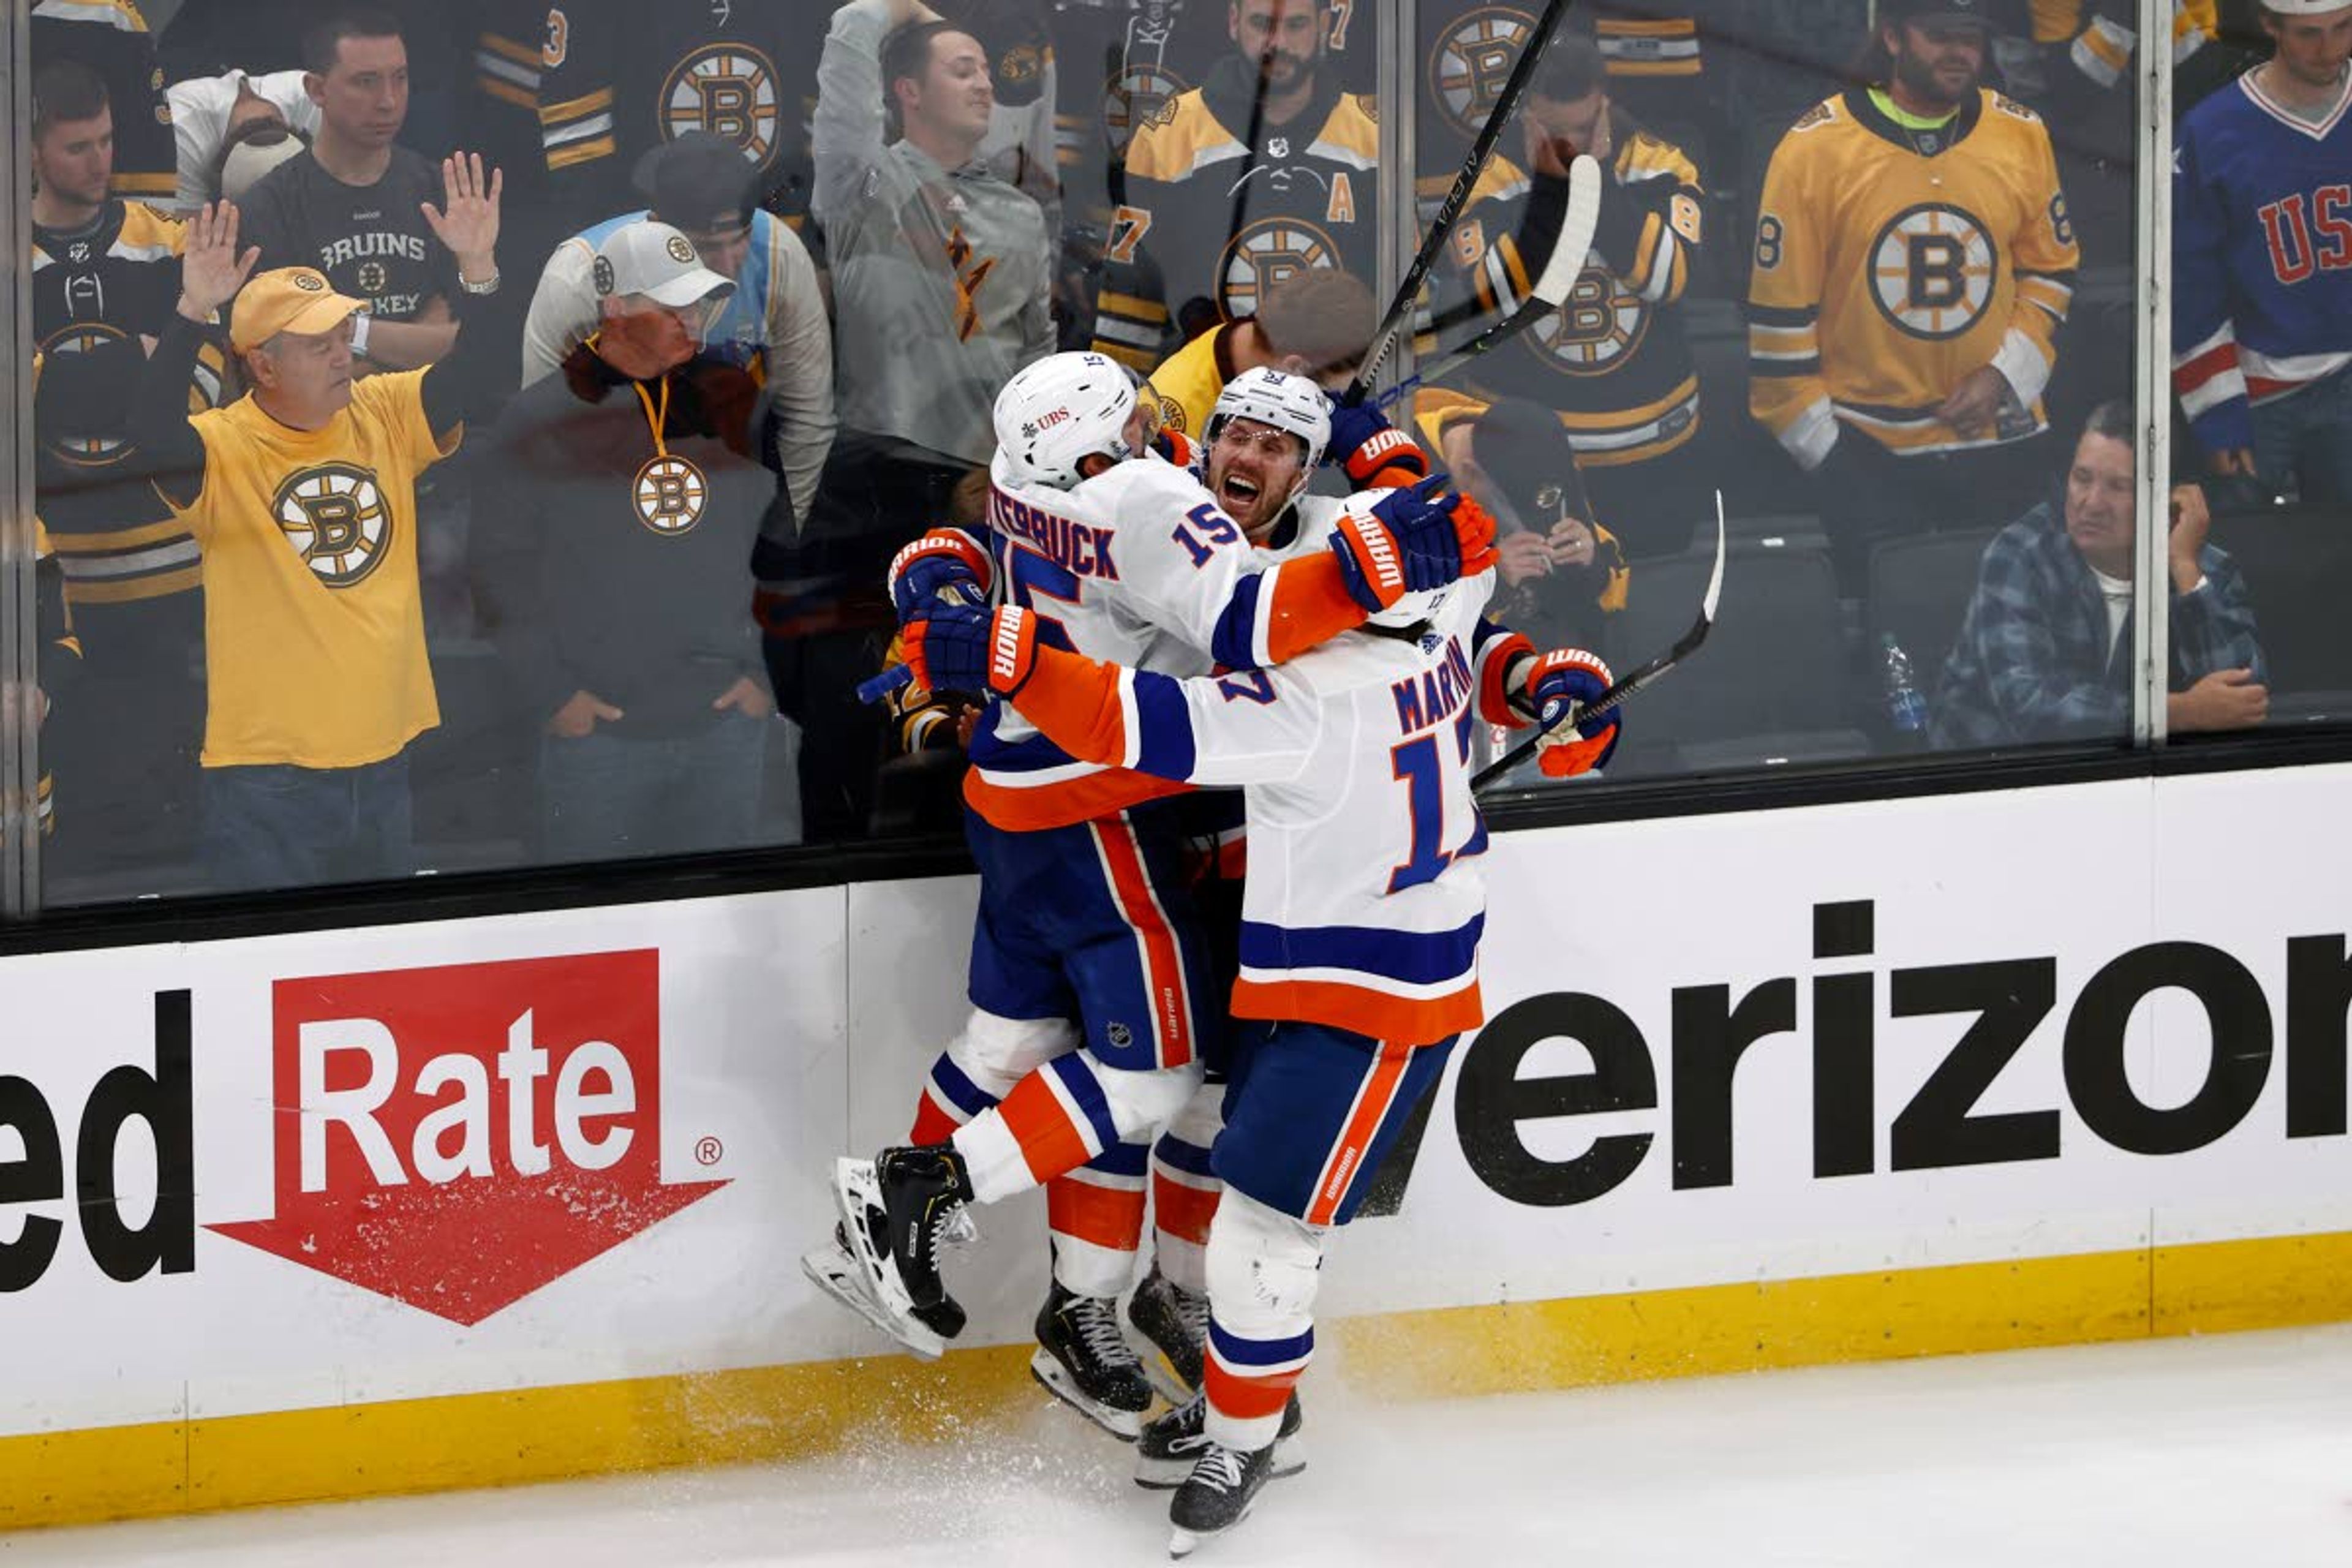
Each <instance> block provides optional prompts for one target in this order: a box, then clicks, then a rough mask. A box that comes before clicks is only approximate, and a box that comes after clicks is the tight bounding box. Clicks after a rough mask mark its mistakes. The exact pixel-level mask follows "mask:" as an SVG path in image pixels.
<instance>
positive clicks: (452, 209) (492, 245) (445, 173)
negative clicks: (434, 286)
mask: <svg viewBox="0 0 2352 1568" xmlns="http://www.w3.org/2000/svg"><path fill="white" fill-rule="evenodd" d="M505 189H506V177H505V175H504V174H501V173H500V172H499V171H498V170H496V169H492V170H491V171H490V172H489V174H488V177H487V178H486V177H485V176H484V175H483V173H482V155H481V154H480V153H454V154H452V155H451V156H449V157H446V158H444V159H442V160H441V191H442V203H443V205H441V207H440V208H438V209H436V208H435V206H434V205H433V204H432V203H431V202H419V203H418V204H417V207H418V210H420V211H421V212H423V213H424V215H425V222H426V223H428V224H430V225H432V226H433V232H434V234H435V235H436V236H438V237H439V238H440V241H441V243H442V244H443V245H446V246H447V247H449V252H450V254H451V255H453V256H455V257H456V258H457V272H458V275H459V276H460V277H462V278H464V279H466V280H467V282H469V283H482V282H487V281H488V279H490V278H491V277H492V276H493V275H494V274H495V273H496V272H497V271H498V269H499V262H498V255H497V251H498V244H499V193H501V192H502V191H504V190H505Z"/></svg>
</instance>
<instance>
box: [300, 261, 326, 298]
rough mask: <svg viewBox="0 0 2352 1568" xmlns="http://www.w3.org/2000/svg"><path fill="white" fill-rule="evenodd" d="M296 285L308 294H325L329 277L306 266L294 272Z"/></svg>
mask: <svg viewBox="0 0 2352 1568" xmlns="http://www.w3.org/2000/svg"><path fill="white" fill-rule="evenodd" d="M294 287H296V288H297V289H301V290H302V291H303V292H305V293H308V294H323V293H325V292H326V291H327V279H325V278H324V277H323V276H322V275H320V274H319V273H316V272H313V271H311V270H310V268H307V267H305V268H301V269H299V271H297V272H296V273H295V274H294Z"/></svg>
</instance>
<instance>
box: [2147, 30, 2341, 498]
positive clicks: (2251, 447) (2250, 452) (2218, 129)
mask: <svg viewBox="0 0 2352 1568" xmlns="http://www.w3.org/2000/svg"><path fill="white" fill-rule="evenodd" d="M2263 28H2264V29H2265V30H2267V31H2268V32H2269V33H2270V35H2271V37H2272V38H2273V40H2274V41H2275V43H2276V45H2277V53H2276V54H2275V55H2274V56H2273V58H2271V59H2270V60H2268V61H2267V62H2265V63H2264V64H2263V65H2261V66H2259V67H2257V68H2255V69H2253V70H2252V71H2250V72H2248V73H2247V74H2246V75H2244V76H2242V77H2241V78H2239V79H2238V80H2237V81H2236V82H2235V83H2234V84H2232V85H2231V86H2230V87H2228V88H2226V89H2223V90H2221V91H2220V92H2217V93H2215V94H2214V95H2213V96H2212V97H2211V98H2209V99H2207V100H2205V101H2204V102H2203V103H2200V104H2199V105H2198V106H2197V108H2196V109H2195V110H2192V111H2191V112H2190V113H2189V115H2188V117H2187V118H2186V119H2184V120H2183V121H2181V124H2180V134H2179V148H2178V153H2177V155H2176V156H2175V157H2174V159H2173V164H2172V168H2173V175H2172V189H2173V214H2174V220H2173V229H2172V265H2173V289H2172V342H2173V344H2174V352H2175V358H2174V360H2173V370H2172V379H2173V386H2174V389H2175V390H2176V391H2177V392H2178V393H2179V395H2180V403H2181V406H2182V408H2183V409H2184V410H2185V411H2186V412H2187V414H2188V416H2189V427H2190V429H2191V430H2192V431H2193V432H2194V433H2195V436H2196V441H2197V445H2198V447H2200V448H2201V449H2202V452H2203V454H2204V458H2205V464H2206V467H2207V468H2208V469H2209V471H2210V473H2211V474H2212V475H2213V476H2215V478H2216V479H2218V480H2219V481H2220V488H2221V494H2220V496H2219V497H2218V498H2217V500H2219V503H2220V504H2221V505H2226V506H2239V507H2243V506H2249V505H2255V504H2262V503H2264V502H2267V501H2268V500H2270V499H2271V498H2272V497H2273V496H2275V495H2277V494H2279V493H2280V492H2282V491H2284V490H2286V489H2294V490H2295V491H2296V492H2297V494H2298V495H2299V496H2300V498H2301V499H2302V500H2305V502H2317V503H2322V504H2332V505H2341V504H2343V503H2345V502H2346V501H2347V500H2352V368H2347V367H2352V186H2347V180H2352V68H2347V60H2352V4H2347V0H2263Z"/></svg>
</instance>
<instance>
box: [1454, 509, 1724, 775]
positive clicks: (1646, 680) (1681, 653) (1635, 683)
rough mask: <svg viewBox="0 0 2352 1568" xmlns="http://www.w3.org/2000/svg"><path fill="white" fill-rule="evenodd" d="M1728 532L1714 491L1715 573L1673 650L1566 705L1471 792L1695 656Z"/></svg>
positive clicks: (1718, 586) (1485, 771)
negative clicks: (1586, 702)
mask: <svg viewBox="0 0 2352 1568" xmlns="http://www.w3.org/2000/svg"><path fill="white" fill-rule="evenodd" d="M1729 532H1730V529H1729V525H1728V524H1727V523H1726V522H1725V521H1724V518H1723V492H1722V491H1721V490H1717V491H1716V492H1715V570H1714V572H1713V573H1711V574H1709V575H1708V577H1707V580H1706V599H1705V601H1704V602H1702V603H1701V604H1700V605H1699V609H1698V619H1697V620H1696V621H1694V622H1692V623H1691V629H1690V630H1688V631H1686V632H1685V633H1684V634H1683V635H1682V638H1681V640H1680V641H1678V642H1676V643H1675V646H1674V647H1670V648H1668V649H1667V650H1666V651H1665V652H1664V653H1662V654H1660V655H1659V656H1658V657H1657V658H1654V659H1652V660H1651V661H1650V662H1649V663H1647V664H1645V665H1643V667H1642V668H1639V669H1637V670H1635V671H1634V672H1633V674H1631V675H1629V676H1627V677H1625V678H1624V679H1622V680H1620V681H1618V682H1617V684H1616V685H1614V686H1612V687H1611V688H1610V689H1608V690H1606V691H1604V692H1602V693H1601V695H1600V696H1598V697H1596V698H1594V699H1593V700H1592V701H1591V705H1590V706H1587V707H1579V706H1577V705H1576V704H1574V703H1570V705H1569V709H1568V711H1567V712H1565V713H1563V714H1561V715H1560V716H1559V718H1557V719H1555V720H1553V721H1551V722H1550V723H1549V724H1546V725H1543V726H1541V727H1540V728H1538V730H1537V731H1536V732H1535V733H1534V734H1532V735H1530V736H1528V738H1527V739H1526V740H1524V741H1522V742H1519V743H1518V744H1517V745H1516V746H1513V747H1512V748H1511V749H1510V751H1508V752H1506V753H1505V754H1504V756H1503V757H1502V759H1501V760H1500V761H1499V762H1496V763H1490V764H1488V765H1487V766H1486V767H1484V768H1481V769H1479V770H1478V773H1476V775H1475V776H1474V777H1473V778H1472V779H1471V781H1470V787H1471V789H1473V790H1474V791H1475V790H1480V789H1484V788H1485V787H1486V785H1488V784H1492V783H1494V782H1495V781H1496V779H1498V778H1500V777H1502V776H1503V775H1504V774H1505V773H1509V772H1510V771H1511V770H1512V769H1513V768H1516V767H1517V766H1518V765H1519V764H1520V763H1524V762H1526V761H1527V760H1528V757H1530V756H1532V755H1534V754H1535V750H1536V748H1537V747H1538V746H1540V745H1542V744H1543V743H1544V740H1545V738H1546V737H1547V736H1549V735H1550V734H1551V733H1552V732H1553V731H1557V730H1560V729H1563V728H1565V729H1574V728H1576V726H1578V725H1579V724H1581V723H1582V722H1583V721H1585V720H1587V719H1593V718H1598V717H1599V716H1600V715H1601V714H1603V713H1606V712H1609V711H1610V710H1612V709H1614V708H1615V707H1616V706H1617V705H1618V704H1619V703H1621V702H1623V701H1624V700H1626V699H1627V698H1629V697H1631V696H1633V694H1634V693H1635V692H1637V691H1639V690H1641V689H1643V687H1645V686H1647V685H1649V684H1650V683H1651V682H1652V681H1654V680H1655V679H1658V677H1660V676H1662V675H1664V674H1665V673H1666V671H1668V670H1670V669H1672V668H1674V667H1675V666H1676V665H1678V664H1680V663H1681V662H1682V661H1683V660H1685V659H1686V658H1689V657H1690V656H1691V655H1692V654H1693V653H1695V652H1696V651H1697V648H1698V645H1699V644H1701V643H1703V642H1705V641H1706V634H1707V633H1708V632H1710V631H1712V630H1714V628H1715V606H1716V603H1717V601H1718V600H1719V599H1721V598H1722V597H1723V557H1724V553H1725V550H1726V548H1727V537H1728V535H1729Z"/></svg>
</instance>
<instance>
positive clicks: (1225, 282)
mask: <svg viewBox="0 0 2352 1568" xmlns="http://www.w3.org/2000/svg"><path fill="white" fill-rule="evenodd" d="M1338 267H1339V247H1338V246H1337V245H1336V244H1334V243H1333V242H1332V239H1331V237H1330V236H1329V235H1328V234H1325V233H1324V232H1323V231H1322V230H1321V229H1319V228H1317V227H1316V226H1314V225H1313V224H1311V223H1302V222H1300V221H1299V220H1298V219H1297V218H1295V217H1266V218H1260V219H1258V221H1257V222H1255V223H1254V224H1251V225H1249V226H1247V227H1245V228H1244V229H1243V230H1242V231H1241V232H1240V233H1239V234H1236V235H1235V236H1234V237H1233V238H1232V240H1231V241H1229V242H1228V243H1227V244H1226V246H1225V250H1224V254H1223V256H1221V257H1219V258H1217V303H1218V305H1219V306H1220V307H1221V308H1223V310H1224V312H1225V315H1226V318H1227V319H1228V320H1238V319H1239V318H1241V317H1243V316H1248V315H1255V313H1256V311H1257V307H1258V302H1259V301H1260V300H1264V299H1265V295H1266V290H1267V289H1272V288H1274V287H1275V286H1276V284H1278V283H1280V282H1281V281H1282V280H1283V279H1286V278H1291V277H1295V276H1297V274H1298V273H1301V272H1306V271H1309V270H1311V269H1314V268H1326V269H1331V268H1338Z"/></svg>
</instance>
